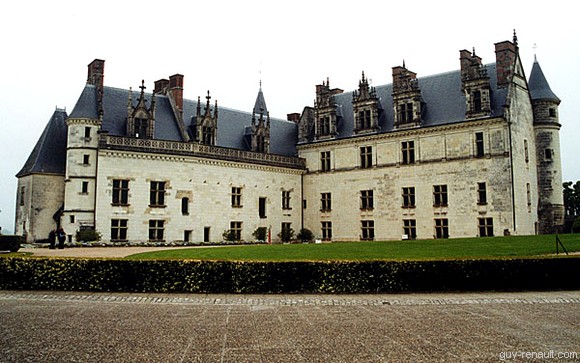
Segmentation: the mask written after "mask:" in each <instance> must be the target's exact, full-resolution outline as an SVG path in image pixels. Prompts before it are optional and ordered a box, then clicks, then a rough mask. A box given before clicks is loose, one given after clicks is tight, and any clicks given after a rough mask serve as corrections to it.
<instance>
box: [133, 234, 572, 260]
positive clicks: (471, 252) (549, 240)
mask: <svg viewBox="0 0 580 363" xmlns="http://www.w3.org/2000/svg"><path fill="white" fill-rule="evenodd" d="M558 237H559V238H560V240H561V241H562V243H563V244H564V246H565V247H566V250H568V252H574V251H580V234H572V235H559V236H558ZM560 252H561V253H562V252H563V251H562V249H561V248H560ZM555 253H556V236H554V235H542V236H518V237H515V236H513V237H488V238H460V239H441V240H432V239H430V240H416V241H388V242H343V243H323V244H286V245H251V246H230V247H223V248H214V247H211V248H191V249H179V250H165V251H158V252H148V253H140V254H135V255H131V256H129V257H127V258H129V259H200V260H235V261H333V260H352V261H363V260H431V259H433V260H443V259H460V258H489V257H525V256H538V255H548V254H555Z"/></svg>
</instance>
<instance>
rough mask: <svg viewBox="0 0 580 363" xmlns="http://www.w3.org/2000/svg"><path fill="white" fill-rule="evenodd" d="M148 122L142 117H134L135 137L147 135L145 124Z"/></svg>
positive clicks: (142, 137)
mask: <svg viewBox="0 0 580 363" xmlns="http://www.w3.org/2000/svg"><path fill="white" fill-rule="evenodd" d="M148 123H149V122H148V121H147V120H146V119H143V118H136V119H135V137H136V138H139V139H144V138H146V137H147V124H148Z"/></svg>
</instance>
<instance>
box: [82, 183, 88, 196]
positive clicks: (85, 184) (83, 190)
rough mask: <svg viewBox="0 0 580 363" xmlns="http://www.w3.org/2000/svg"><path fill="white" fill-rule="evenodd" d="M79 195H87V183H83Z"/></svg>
mask: <svg viewBox="0 0 580 363" xmlns="http://www.w3.org/2000/svg"><path fill="white" fill-rule="evenodd" d="M81 194H89V182H87V181H84V182H83V184H82V186H81Z"/></svg>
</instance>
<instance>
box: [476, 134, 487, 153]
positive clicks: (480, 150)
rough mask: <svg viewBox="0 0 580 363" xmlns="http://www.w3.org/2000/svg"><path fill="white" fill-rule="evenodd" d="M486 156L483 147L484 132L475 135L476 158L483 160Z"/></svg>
mask: <svg viewBox="0 0 580 363" xmlns="http://www.w3.org/2000/svg"><path fill="white" fill-rule="evenodd" d="M484 155H485V149H484V147H483V132H476V133H475V157H477V158H482V157H484Z"/></svg>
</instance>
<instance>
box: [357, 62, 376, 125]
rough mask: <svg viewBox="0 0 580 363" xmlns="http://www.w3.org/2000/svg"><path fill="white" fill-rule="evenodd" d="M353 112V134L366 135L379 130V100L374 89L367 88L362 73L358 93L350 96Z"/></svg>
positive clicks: (366, 81) (367, 83)
mask: <svg viewBox="0 0 580 363" xmlns="http://www.w3.org/2000/svg"><path fill="white" fill-rule="evenodd" d="M352 108H353V111H354V119H355V125H354V132H355V133H368V132H373V131H378V129H379V99H378V98H377V95H376V90H375V88H374V87H370V86H369V82H368V80H367V79H366V78H365V74H364V72H363V73H362V79H361V80H360V81H359V83H358V91H354V93H353V95H352Z"/></svg>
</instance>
